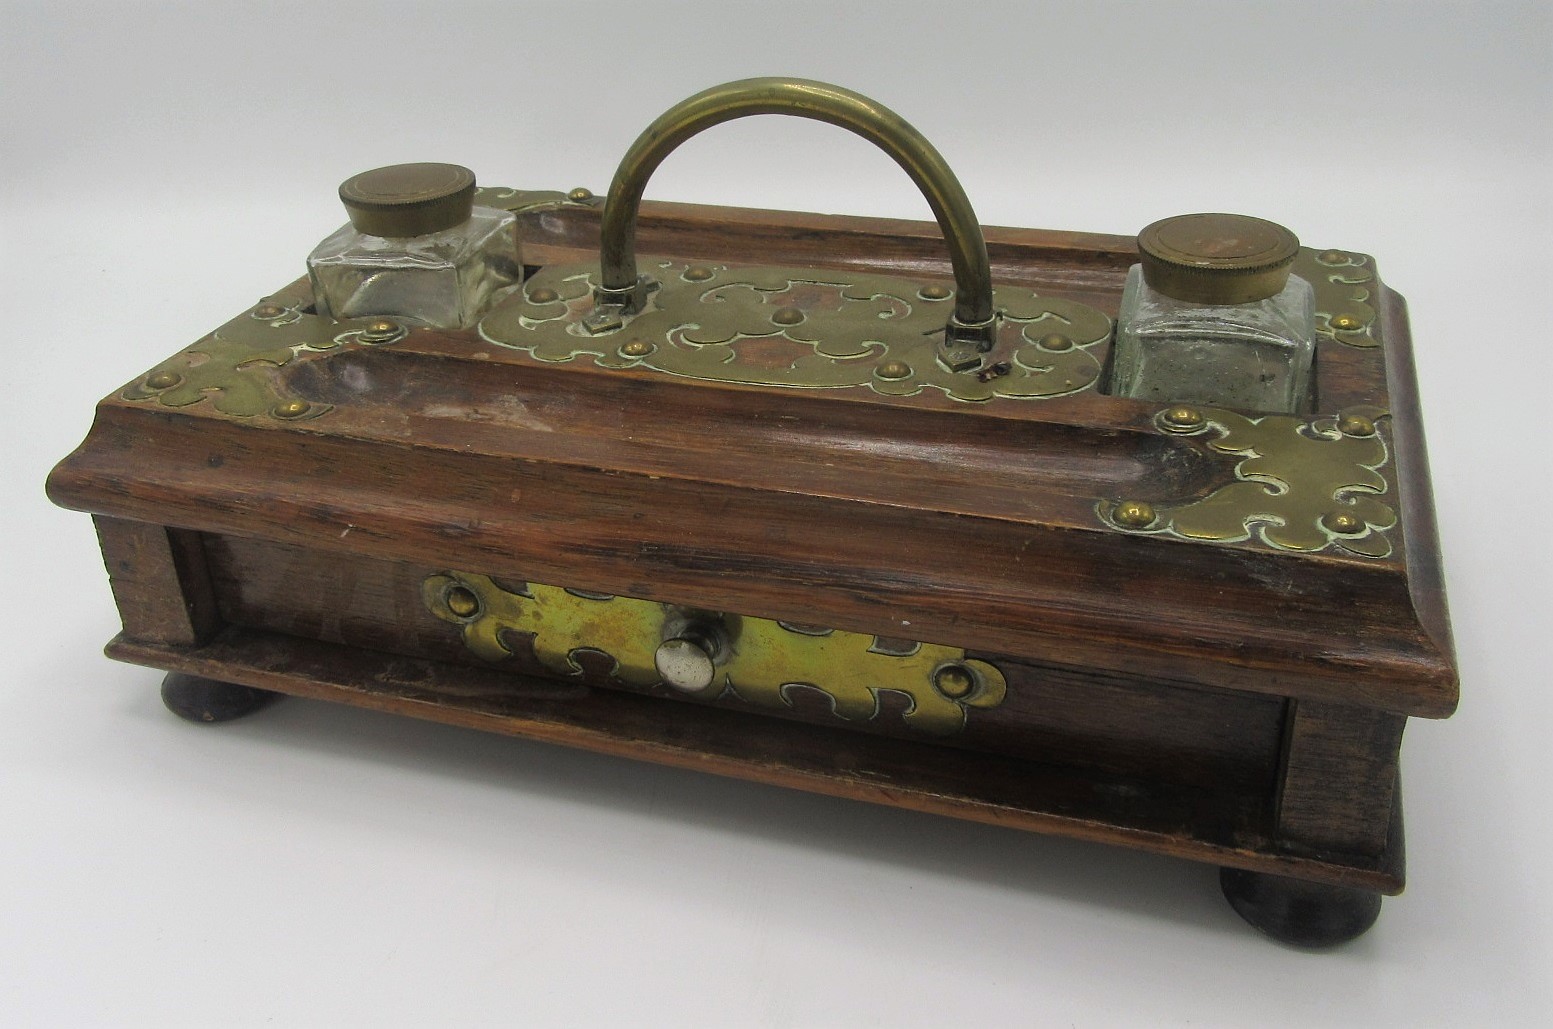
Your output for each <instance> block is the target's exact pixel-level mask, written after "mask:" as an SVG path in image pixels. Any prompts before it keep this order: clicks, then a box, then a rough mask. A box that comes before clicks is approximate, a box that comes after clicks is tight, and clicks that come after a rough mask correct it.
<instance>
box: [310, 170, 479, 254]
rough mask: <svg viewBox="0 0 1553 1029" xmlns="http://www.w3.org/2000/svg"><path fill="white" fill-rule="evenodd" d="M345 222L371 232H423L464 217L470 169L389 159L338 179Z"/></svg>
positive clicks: (471, 195) (471, 196)
mask: <svg viewBox="0 0 1553 1029" xmlns="http://www.w3.org/2000/svg"><path fill="white" fill-rule="evenodd" d="M340 201H341V202H342V203H344V204H345V210H346V211H347V212H349V213H350V220H351V224H352V225H354V226H355V227H356V229H357V230H358V231H360V232H365V233H367V234H368V235H371V236H396V237H403V236H424V235H427V234H428V233H432V232H441V231H442V230H443V229H451V228H452V227H453V226H455V225H459V224H462V223H463V222H466V221H468V220H469V215H470V212H471V211H473V210H474V202H475V173H474V172H472V171H470V170H469V169H468V168H464V167H462V166H460V165H456V164H391V165H389V166H388V167H386V168H374V169H372V170H371V171H367V172H362V173H361V174H360V175H352V176H351V177H350V178H348V179H346V180H345V181H344V182H342V183H340Z"/></svg>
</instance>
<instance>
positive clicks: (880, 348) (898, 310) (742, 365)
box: [479, 261, 1111, 400]
mask: <svg viewBox="0 0 1553 1029" xmlns="http://www.w3.org/2000/svg"><path fill="white" fill-rule="evenodd" d="M650 267H651V270H652V274H653V278H654V279H656V280H657V281H658V282H660V283H662V287H661V288H660V289H658V290H657V291H655V292H654V293H653V294H652V295H651V297H650V299H649V301H648V306H647V308H646V309H645V310H644V311H643V312H642V313H641V314H638V315H635V316H632V317H630V318H629V319H628V320H627V321H626V322H625V324H624V326H623V327H622V328H620V329H618V330H616V331H612V332H607V333H600V334H598V335H593V334H590V333H589V332H588V330H587V329H586V328H585V327H584V326H583V324H582V320H583V317H584V316H585V315H587V314H588V313H589V311H590V310H591V309H592V304H593V287H594V286H595V285H596V284H597V279H598V266H597V264H573V265H555V266H550V267H546V268H543V269H541V270H540V271H539V272H537V273H536V274H535V275H534V276H533V277H532V278H531V279H529V280H528V281H527V282H525V283H524V286H523V291H522V294H521V296H514V297H512V298H511V299H509V300H508V301H507V302H505V303H504V304H502V305H501V306H500V307H498V308H497V309H496V310H495V311H493V312H491V314H489V315H487V316H486V318H485V320H484V321H482V322H481V323H480V327H479V331H480V334H481V335H482V336H483V337H484V338H485V339H486V340H488V341H489V342H491V343H494V344H496V345H498V346H504V347H511V348H513V349H516V350H522V351H526V352H528V353H530V354H532V355H533V356H534V357H536V358H538V359H539V360H541V361H555V362H563V363H564V362H567V361H574V360H578V359H582V358H588V359H591V360H592V361H593V362H594V363H595V364H598V365H601V366H603V367H607V368H649V369H652V370H654V371H658V372H663V373H665V374H668V375H678V376H684V377H687V378H695V379H709V380H713V381H717V382H736V383H747V384H751V385H764V386H790V387H797V388H811V389H813V388H836V387H844V386H867V387H870V388H872V389H873V390H875V391H876V392H879V393H883V394H888V395H892V396H913V395H915V394H917V393H920V392H921V391H922V390H923V389H925V388H933V389H939V390H942V391H943V392H944V393H946V394H948V395H949V396H951V397H953V398H955V399H957V400H990V399H992V398H994V397H1009V398H1026V399H1036V398H1041V397H1057V396H1065V395H1068V394H1071V393H1078V392H1080V391H1082V390H1086V389H1090V388H1092V387H1093V386H1094V384H1095V381H1096V380H1097V379H1098V378H1099V376H1100V369H1101V364H1100V357H1099V356H1098V355H1097V354H1095V353H1094V352H1093V350H1094V347H1095V345H1096V344H1098V343H1100V342H1102V341H1103V340H1106V339H1108V338H1109V337H1110V334H1111V320H1110V319H1109V318H1108V317H1106V315H1105V314H1103V313H1102V312H1100V311H1097V310H1095V309H1094V308H1091V307H1086V306H1085V305H1083V304H1080V303H1077V302H1075V301H1072V300H1065V299H1062V298H1060V297H1046V296H1037V295H1036V294H1035V293H1032V292H1031V291H1030V290H1028V289H1018V288H1014V287H999V288H998V289H997V290H996V291H995V294H994V297H995V301H996V306H997V308H998V309H999V310H1000V311H1001V312H1002V320H1003V324H1002V327H1001V332H1000V337H999V344H998V346H997V347H996V348H995V349H994V351H993V353H992V354H991V355H989V358H988V360H989V362H990V363H991V364H993V365H999V364H1000V362H1006V366H1000V367H998V368H996V369H994V370H993V371H992V373H991V374H977V373H967V372H951V371H949V370H948V369H946V368H944V367H943V366H942V365H941V364H939V362H938V360H937V357H936V347H937V345H938V343H939V342H940V341H941V340H942V338H943V330H944V324H945V321H946V320H947V319H948V316H949V312H950V310H951V309H952V307H953V304H954V299H953V291H952V290H950V289H948V288H946V286H945V284H943V283H930V282H915V281H911V280H907V279H901V278H894V277H890V276H883V275H865V274H859V273H854V272H830V271H816V270H813V269H798V268H736V267H729V266H725V265H710V264H709V265H686V264H683V263H677V262H671V261H660V262H656V263H655V264H653V265H650Z"/></svg>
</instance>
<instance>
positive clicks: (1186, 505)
mask: <svg viewBox="0 0 1553 1029" xmlns="http://www.w3.org/2000/svg"><path fill="white" fill-rule="evenodd" d="M1385 414H1386V412H1384V411H1382V410H1380V409H1378V408H1373V407H1356V408H1350V409H1349V410H1347V411H1344V412H1343V413H1341V414H1339V415H1335V416H1331V417H1323V418H1315V419H1312V420H1306V419H1304V418H1299V417H1295V416H1292V415H1266V416H1264V417H1261V418H1250V417H1247V416H1245V415H1241V414H1237V413H1235V412H1234V411H1227V410H1223V409H1219V408H1206V407H1204V408H1198V407H1192V406H1188V405H1176V406H1174V407H1169V408H1166V409H1165V410H1163V411H1161V412H1159V413H1158V414H1157V415H1156V416H1155V419H1154V422H1155V425H1156V426H1157V427H1158V428H1159V430H1160V431H1161V432H1163V433H1166V434H1168V435H1174V436H1182V437H1195V438H1196V439H1197V441H1200V442H1201V443H1202V444H1204V445H1206V446H1207V448H1208V449H1209V450H1211V451H1213V452H1216V453H1220V454H1229V455H1233V456H1234V457H1236V458H1237V459H1238V460H1237V463H1236V465H1235V481H1234V482H1231V483H1229V484H1227V485H1224V486H1221V487H1219V488H1218V489H1216V490H1214V491H1213V492H1212V493H1211V494H1209V495H1208V496H1206V497H1203V498H1201V499H1195V500H1188V501H1185V502H1183V503H1179V504H1169V505H1154V504H1149V503H1145V502H1142V501H1138V500H1122V501H1119V502H1115V503H1102V504H1100V505H1099V506H1098V507H1097V512H1098V513H1099V515H1100V517H1101V518H1102V519H1103V520H1104V521H1106V522H1107V523H1108V524H1110V525H1112V526H1115V527H1116V528H1119V529H1124V530H1126V531H1128V532H1141V533H1160V534H1165V535H1171V536H1177V537H1179V538H1181V539H1191V540H1207V541H1213V542H1223V543H1233V542H1239V541H1243V540H1252V539H1257V540H1260V541H1261V542H1263V543H1266V544H1267V545H1268V546H1271V547H1273V548H1275V549H1278V550H1293V551H1302V552H1306V553H1314V552H1317V551H1322V550H1326V549H1328V548H1332V549H1335V550H1341V551H1346V552H1348V553H1350V554H1356V555H1358V556H1361V557H1373V558H1384V557H1389V556H1390V555H1391V552H1392V545H1391V539H1390V537H1389V536H1388V535H1387V533H1388V530H1390V529H1391V528H1392V527H1393V526H1395V525H1396V523H1397V513H1396V509H1395V508H1394V507H1392V506H1391V505H1390V504H1388V503H1386V502H1385V501H1383V500H1382V499H1381V498H1383V497H1384V498H1386V499H1387V500H1389V499H1391V493H1392V490H1391V485H1390V483H1389V481H1388V480H1387V478H1386V475H1385V474H1384V472H1383V471H1382V469H1384V468H1385V467H1386V465H1387V463H1388V461H1389V452H1388V449H1387V446H1386V441H1385V438H1384V437H1383V436H1382V435H1381V433H1380V430H1379V429H1378V428H1377V426H1376V422H1377V421H1378V420H1379V419H1381V418H1382V417H1384V416H1385Z"/></svg>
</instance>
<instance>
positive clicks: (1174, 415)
mask: <svg viewBox="0 0 1553 1029" xmlns="http://www.w3.org/2000/svg"><path fill="white" fill-rule="evenodd" d="M1159 417H1160V421H1162V422H1164V424H1165V428H1167V429H1169V430H1170V431H1172V432H1191V431H1192V430H1193V429H1196V428H1198V427H1200V426H1201V425H1202V423H1203V416H1202V412H1201V411H1199V410H1197V408H1195V407H1187V406H1186V405H1185V404H1178V405H1177V406H1175V407H1167V408H1165V412H1164V414H1162V415H1160V416H1159Z"/></svg>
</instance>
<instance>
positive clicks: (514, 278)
mask: <svg viewBox="0 0 1553 1029" xmlns="http://www.w3.org/2000/svg"><path fill="white" fill-rule="evenodd" d="M474 195H475V177H474V173H473V172H471V171H470V170H469V169H468V168H462V167H460V166H458V165H456V164H396V165H391V166H389V167H387V168H376V169H373V170H372V171H369V172H362V173H361V174H360V175H356V176H352V177H351V178H349V179H346V180H345V181H344V182H343V183H341V185H340V200H341V201H342V202H343V203H344V204H345V210H346V211H347V213H349V215H350V223H349V224H347V225H344V226H342V227H341V228H340V229H339V231H337V232H335V233H334V234H333V235H331V236H330V237H329V238H328V239H326V240H324V241H323V242H322V243H320V244H318V246H317V248H316V249H314V251H313V252H312V253H311V254H309V255H308V258H307V272H308V277H309V278H310V279H311V280H312V284H313V299H314V302H315V303H316V304H317V308H318V313H319V314H325V315H329V316H331V317H334V318H366V317H372V316H383V317H390V318H395V319H398V320H400V321H402V322H404V323H406V324H409V325H424V326H428V327H431V328H438V329H458V328H469V327H470V326H472V325H474V324H475V322H477V321H478V320H479V319H480V316H481V315H482V314H484V313H485V311H486V310H487V309H488V308H489V307H490V306H491V304H492V303H493V302H494V301H496V300H498V299H500V297H501V295H502V294H503V293H505V292H506V291H507V290H508V289H510V288H511V287H513V286H516V285H517V284H518V283H519V282H520V281H521V280H522V278H523V262H522V259H521V257H520V255H519V252H518V235H517V221H516V218H515V217H514V216H513V215H512V213H511V212H509V211H499V210H496V209H494V208H489V207H475V206H474Z"/></svg>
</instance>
